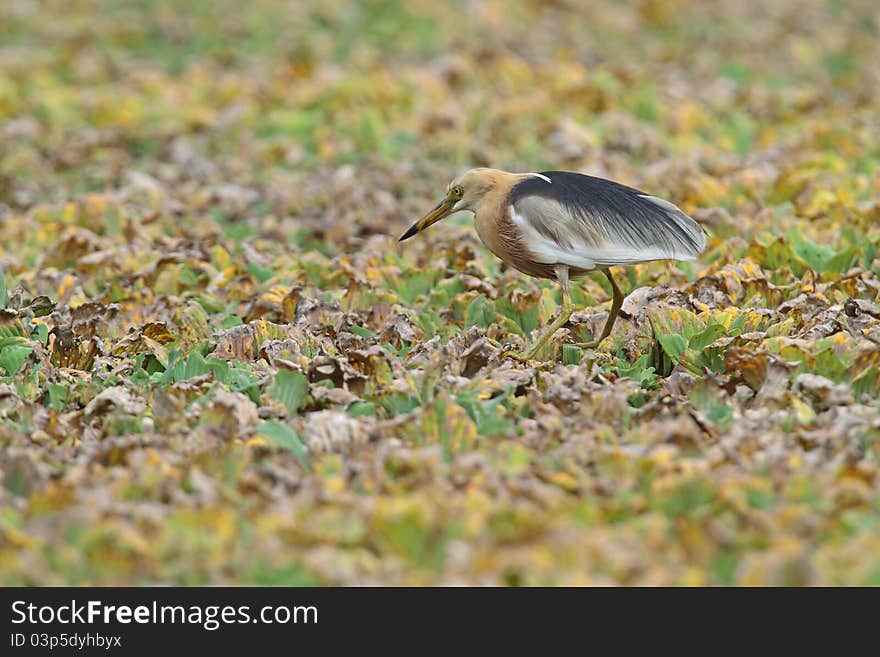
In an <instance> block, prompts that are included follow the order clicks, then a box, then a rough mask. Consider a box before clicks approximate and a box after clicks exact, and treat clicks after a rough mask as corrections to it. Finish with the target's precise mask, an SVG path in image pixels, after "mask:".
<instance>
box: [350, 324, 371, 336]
mask: <svg viewBox="0 0 880 657" xmlns="http://www.w3.org/2000/svg"><path fill="white" fill-rule="evenodd" d="M348 330H349V331H351V332H352V333H354V334H355V335H359V336H360V337H362V338H374V337H376V334H375V333H374V332H373V331H371V330H370V329H365V328H364V327H363V326H349V327H348Z"/></svg>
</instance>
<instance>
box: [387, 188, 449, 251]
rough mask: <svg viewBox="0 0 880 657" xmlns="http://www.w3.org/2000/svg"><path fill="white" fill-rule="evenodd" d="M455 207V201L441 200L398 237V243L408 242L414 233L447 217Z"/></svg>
mask: <svg viewBox="0 0 880 657" xmlns="http://www.w3.org/2000/svg"><path fill="white" fill-rule="evenodd" d="M454 206H455V201H453V200H450V199H448V198H445V199H443V200H442V201H440V202H439V203H438V204H437V205H435V206H434V209H433V210H431V211H430V212H429V213H428V214H426V215H425V216H424V217H422V218H421V219H419V220H418V221H417V222H416V223H414V224H413V225H412V226H410V227H409V230H408V231H406V232H405V233H404V234H403V235H401V236H400V240H398V241H400V242H402V241H403V240H408V239H409V238H410V237H412V236H413V235H415V234H416V233H420V232H422V231H423V230H425V228H427V227H428V226H430V225H431V224H435V223H437V222H438V221H440V220H441V219H443V218H444V217H448V216H449V215H450V214H452V212H453V209H452V208H453V207H454Z"/></svg>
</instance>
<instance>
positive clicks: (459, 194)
mask: <svg viewBox="0 0 880 657" xmlns="http://www.w3.org/2000/svg"><path fill="white" fill-rule="evenodd" d="M452 195H453V196H454V197H455V198H461V197H462V196H463V195H464V191H463V190H462V189H461V187H459V186H458V185H456V186H455V187H453V188H452Z"/></svg>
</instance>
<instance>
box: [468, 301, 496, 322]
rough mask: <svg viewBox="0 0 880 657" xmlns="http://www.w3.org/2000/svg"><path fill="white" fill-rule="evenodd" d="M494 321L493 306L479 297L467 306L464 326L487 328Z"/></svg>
mask: <svg viewBox="0 0 880 657" xmlns="http://www.w3.org/2000/svg"><path fill="white" fill-rule="evenodd" d="M494 321H495V304H493V303H492V302H491V301H489V299H487V298H486V297H484V296H483V295H480V296H478V297H474V300H473V301H471V302H470V303H469V304H468V307H467V310H466V311H465V314H464V324H465V326H480V327H482V328H489V325H491V324H492V322H494Z"/></svg>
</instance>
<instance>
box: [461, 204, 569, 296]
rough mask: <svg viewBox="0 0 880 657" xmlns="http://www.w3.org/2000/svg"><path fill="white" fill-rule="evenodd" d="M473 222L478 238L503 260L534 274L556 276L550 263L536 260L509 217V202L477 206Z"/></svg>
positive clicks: (544, 276)
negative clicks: (491, 205) (492, 205)
mask: <svg viewBox="0 0 880 657" xmlns="http://www.w3.org/2000/svg"><path fill="white" fill-rule="evenodd" d="M474 225H475V226H476V229H477V235H478V236H479V237H480V241H482V242H483V244H485V245H486V248H488V249H489V250H490V251H491V252H492V253H494V254H495V255H496V256H497V257H498V258H500V259H501V260H502V261H503V262H505V263H506V264H508V265H510V266H511V267H513V268H514V269H517V270H519V271H521V272H522V273H524V274H528V275H529V276H535V277H537V278H556V270H555V267H554V266H553V265H552V264H546V263H542V262H538V261H537V259H536V258H535V256H534V254H532V253H531V252H530V251H529V249H528V247H526V245H525V242H524V240H523V235H522V233H521V232H520V230H519V228H517V226H516V224H515V223H514V222H513V220H512V219H511V217H510V206H509V205H507V204H504V205H503V206H501V207H495V208H492V209H487V208H477V210H476V212H474Z"/></svg>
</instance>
